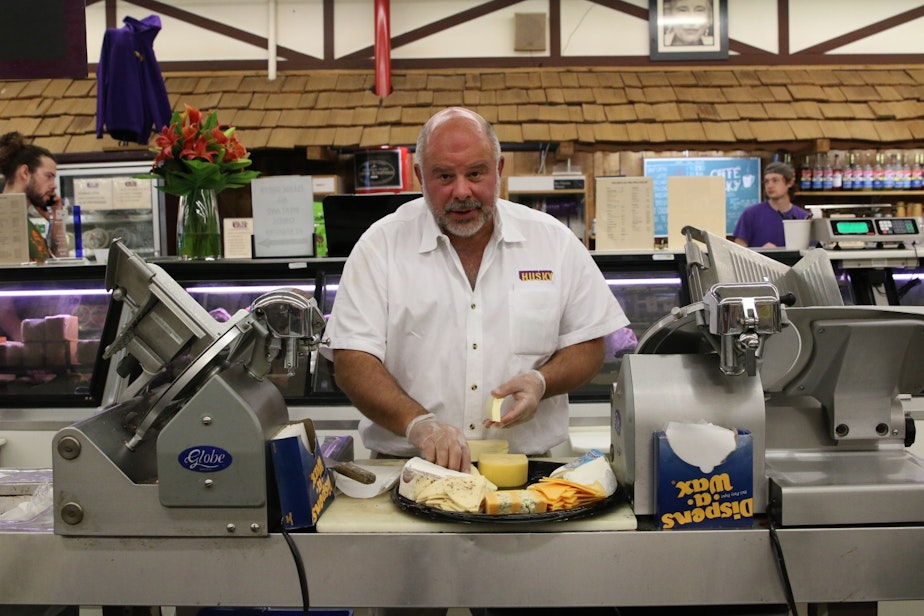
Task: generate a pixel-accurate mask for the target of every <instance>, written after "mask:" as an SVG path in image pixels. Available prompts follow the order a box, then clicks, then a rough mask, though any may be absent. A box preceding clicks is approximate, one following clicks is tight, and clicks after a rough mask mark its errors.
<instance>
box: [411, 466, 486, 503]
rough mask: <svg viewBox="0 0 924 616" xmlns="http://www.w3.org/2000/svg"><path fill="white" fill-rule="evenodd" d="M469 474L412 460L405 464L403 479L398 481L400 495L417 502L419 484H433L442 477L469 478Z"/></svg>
mask: <svg viewBox="0 0 924 616" xmlns="http://www.w3.org/2000/svg"><path fill="white" fill-rule="evenodd" d="M468 476H469V475H468V473H460V472H459V471H451V470H449V469H448V468H444V467H442V466H440V465H438V464H434V463H432V462H427V461H426V460H424V459H423V458H419V457H415V458H411V459H410V460H408V461H407V462H406V463H405V464H404V470H402V471H401V478H400V479H399V480H398V494H400V495H401V496H403V497H404V498H406V499H408V500H416V498H415V491H416V490H417V489H419V488H418V487H417V483H418V482H419V483H420V484H421V485H423V484H427V483H432V482H433V481H434V480H436V479H439V478H440V477H468Z"/></svg>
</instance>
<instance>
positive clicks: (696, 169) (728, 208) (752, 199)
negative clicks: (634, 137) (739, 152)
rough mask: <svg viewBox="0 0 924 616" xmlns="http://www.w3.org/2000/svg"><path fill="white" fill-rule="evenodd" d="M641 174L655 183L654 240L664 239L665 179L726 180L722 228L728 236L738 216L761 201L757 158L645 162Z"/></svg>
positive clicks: (677, 159) (666, 228) (646, 160)
mask: <svg viewBox="0 0 924 616" xmlns="http://www.w3.org/2000/svg"><path fill="white" fill-rule="evenodd" d="M644 173H645V176H646V177H650V178H652V180H653V183H654V221H655V237H666V236H667V233H668V226H667V178H669V177H672V176H717V177H723V178H725V226H726V230H725V232H726V234H727V235H731V234H732V232H733V231H734V230H735V223H737V222H738V218H739V217H740V216H741V212H743V211H744V209H745V208H746V207H747V206H749V205H751V204H752V203H757V202H758V201H760V194H761V193H760V189H761V180H760V159H759V158H718V157H716V158H646V159H645V167H644Z"/></svg>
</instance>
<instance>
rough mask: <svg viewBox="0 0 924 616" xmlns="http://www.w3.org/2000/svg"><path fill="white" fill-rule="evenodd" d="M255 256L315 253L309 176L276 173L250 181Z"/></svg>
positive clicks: (297, 255) (311, 192) (312, 195)
mask: <svg viewBox="0 0 924 616" xmlns="http://www.w3.org/2000/svg"><path fill="white" fill-rule="evenodd" d="M250 190H251V195H252V197H253V235H254V256H255V257H312V256H314V191H313V189H312V182H311V176H310V175H276V176H267V177H262V178H257V179H255V180H253V181H252V182H251V183H250Z"/></svg>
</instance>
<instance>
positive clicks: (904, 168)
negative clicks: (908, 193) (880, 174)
mask: <svg viewBox="0 0 924 616" xmlns="http://www.w3.org/2000/svg"><path fill="white" fill-rule="evenodd" d="M899 169H900V172H899V180H898V181H897V182H896V186H895V187H896V188H900V189H901V190H909V189H910V188H911V163H909V162H908V156H907V155H905V154H902V160H901V165H900V167H899Z"/></svg>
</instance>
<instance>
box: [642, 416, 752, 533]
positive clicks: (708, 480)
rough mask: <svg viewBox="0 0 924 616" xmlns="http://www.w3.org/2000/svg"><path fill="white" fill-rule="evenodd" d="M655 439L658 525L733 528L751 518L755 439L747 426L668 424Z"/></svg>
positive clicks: (747, 521)
mask: <svg viewBox="0 0 924 616" xmlns="http://www.w3.org/2000/svg"><path fill="white" fill-rule="evenodd" d="M672 428H673V429H672ZM720 431H724V432H720ZM654 438H655V457H656V467H657V471H656V472H657V482H656V483H655V502H656V504H657V509H656V513H657V518H658V525H659V526H660V527H661V528H662V529H665V530H667V529H702V528H732V527H741V526H749V525H750V524H751V523H752V522H753V519H754V470H753V468H754V467H753V456H754V443H753V440H752V438H751V433H750V432H749V431H747V430H737V431H736V430H728V429H726V428H720V427H718V426H711V425H708V424H707V425H702V424H695V425H694V424H686V425H676V424H671V425H670V426H669V427H668V430H667V431H663V430H662V431H659V432H656V433H655V435H654Z"/></svg>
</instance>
